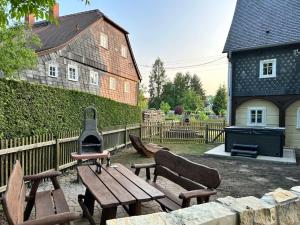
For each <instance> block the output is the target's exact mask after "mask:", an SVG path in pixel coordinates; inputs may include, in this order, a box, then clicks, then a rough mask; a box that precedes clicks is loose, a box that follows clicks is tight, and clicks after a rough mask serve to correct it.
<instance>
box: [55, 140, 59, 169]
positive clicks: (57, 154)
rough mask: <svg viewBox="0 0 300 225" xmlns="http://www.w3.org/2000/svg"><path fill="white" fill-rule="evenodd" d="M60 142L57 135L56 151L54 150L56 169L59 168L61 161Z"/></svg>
mask: <svg viewBox="0 0 300 225" xmlns="http://www.w3.org/2000/svg"><path fill="white" fill-rule="evenodd" d="M59 156H60V143H59V140H58V138H57V137H55V152H54V167H55V170H59V161H60V157H59Z"/></svg>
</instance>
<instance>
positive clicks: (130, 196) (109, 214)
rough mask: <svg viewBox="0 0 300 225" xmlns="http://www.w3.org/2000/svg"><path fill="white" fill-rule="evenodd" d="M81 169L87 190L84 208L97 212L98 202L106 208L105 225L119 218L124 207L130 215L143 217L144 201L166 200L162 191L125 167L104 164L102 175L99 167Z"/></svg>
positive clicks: (102, 222)
mask: <svg viewBox="0 0 300 225" xmlns="http://www.w3.org/2000/svg"><path fill="white" fill-rule="evenodd" d="M77 170H78V175H79V177H80V179H81V181H82V183H83V184H84V185H85V187H86V192H85V197H84V205H85V206H86V207H87V209H88V211H89V212H90V214H91V215H93V213H94V203H95V201H97V202H98V203H99V204H100V206H101V207H102V210H103V211H102V216H101V223H100V224H101V225H104V224H105V223H106V220H108V219H113V218H116V213H117V207H118V206H120V205H121V206H123V207H124V208H125V209H126V211H127V212H128V214H129V215H130V216H132V215H140V214H141V203H142V202H146V201H151V200H156V199H159V198H164V197H165V195H164V194H163V193H162V192H161V191H159V190H157V189H156V188H154V187H153V186H151V185H150V184H148V183H147V182H146V181H145V180H144V179H142V178H140V177H138V176H136V175H135V174H134V173H133V172H132V171H131V170H129V169H127V168H126V167H125V166H123V165H121V164H114V165H113V166H110V167H107V166H105V165H103V166H102V169H101V173H100V174H98V173H97V172H96V166H95V165H84V166H79V167H78V168H77Z"/></svg>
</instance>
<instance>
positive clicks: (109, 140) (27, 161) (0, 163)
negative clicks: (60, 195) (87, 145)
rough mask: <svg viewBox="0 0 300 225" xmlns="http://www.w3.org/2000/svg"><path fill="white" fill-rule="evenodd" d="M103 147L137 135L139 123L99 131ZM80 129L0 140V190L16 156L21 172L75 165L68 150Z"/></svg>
mask: <svg viewBox="0 0 300 225" xmlns="http://www.w3.org/2000/svg"><path fill="white" fill-rule="evenodd" d="M102 133H103V142H104V143H103V148H104V149H106V150H113V149H117V148H121V147H125V146H126V145H127V144H129V143H130V140H129V136H128V135H129V134H135V135H139V136H140V133H141V125H140V124H135V125H130V126H125V127H120V126H119V127H114V128H112V129H106V130H104V131H103V132H102ZM79 134H80V131H79V130H78V131H74V132H64V133H60V134H59V135H57V137H54V135H53V134H48V135H40V136H32V137H24V138H16V139H10V140H0V192H3V191H5V189H6V184H7V181H8V177H9V175H10V172H11V171H12V167H13V164H14V162H15V160H17V159H18V160H20V162H21V164H22V167H23V169H24V174H25V175H29V174H36V173H40V172H44V171H48V170H51V169H56V170H64V169H67V168H70V167H72V166H74V165H76V163H77V162H76V161H74V160H73V159H72V158H71V153H72V152H76V151H78V143H77V140H78V137H79Z"/></svg>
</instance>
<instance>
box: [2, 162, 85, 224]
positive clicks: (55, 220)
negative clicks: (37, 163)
mask: <svg viewBox="0 0 300 225" xmlns="http://www.w3.org/2000/svg"><path fill="white" fill-rule="evenodd" d="M60 174H61V173H60V172H58V171H48V172H44V173H40V174H36V175H30V176H24V175H23V170H22V167H21V164H20V162H19V161H16V163H15V165H14V168H13V171H12V173H11V175H10V177H9V181H8V184H7V189H6V192H5V194H4V196H3V199H2V205H3V209H4V213H5V215H6V218H7V221H8V224H9V225H41V224H43V225H55V224H64V225H66V224H70V222H71V221H74V220H77V219H80V218H81V216H80V215H79V214H77V213H71V212H70V210H69V207H68V204H67V201H66V199H65V196H64V193H63V191H62V190H61V188H60V185H59V183H58V181H57V176H59V175H60ZM45 178H49V179H51V181H52V184H53V186H54V190H47V191H42V192H37V189H38V186H39V183H40V182H41V181H42V180H43V179H45ZM25 181H31V182H32V187H31V190H30V192H29V195H28V196H26V185H25ZM26 202H27V204H25V203H26ZM33 206H35V210H36V213H35V219H29V217H30V214H31V211H32V208H33ZM24 208H25V210H24Z"/></svg>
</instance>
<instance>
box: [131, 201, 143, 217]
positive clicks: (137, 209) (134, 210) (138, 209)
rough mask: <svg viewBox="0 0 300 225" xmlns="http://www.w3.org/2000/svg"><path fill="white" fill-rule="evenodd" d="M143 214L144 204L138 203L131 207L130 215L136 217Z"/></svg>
mask: <svg viewBox="0 0 300 225" xmlns="http://www.w3.org/2000/svg"><path fill="white" fill-rule="evenodd" d="M141 213H142V204H141V202H136V203H133V204H130V205H129V215H130V216H135V215H141Z"/></svg>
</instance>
